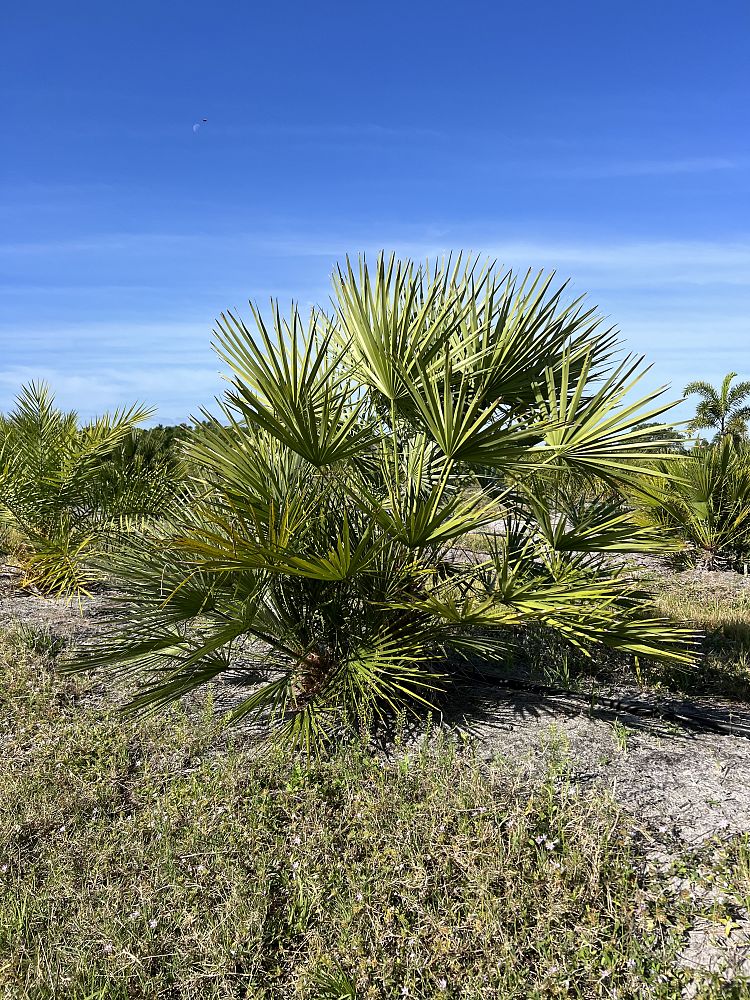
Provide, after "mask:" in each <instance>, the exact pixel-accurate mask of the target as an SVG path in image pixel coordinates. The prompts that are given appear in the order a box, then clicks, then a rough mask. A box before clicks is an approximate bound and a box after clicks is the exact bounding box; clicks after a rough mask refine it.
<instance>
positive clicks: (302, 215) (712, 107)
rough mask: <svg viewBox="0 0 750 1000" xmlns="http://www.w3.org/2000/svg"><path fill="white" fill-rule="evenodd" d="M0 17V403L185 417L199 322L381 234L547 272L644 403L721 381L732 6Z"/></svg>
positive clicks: (737, 203)
mask: <svg viewBox="0 0 750 1000" xmlns="http://www.w3.org/2000/svg"><path fill="white" fill-rule="evenodd" d="M2 34H3V38H2V41H0V56H1V57H2V58H0V85H1V87H2V125H1V126H0V345H1V346H2V351H1V352H0V410H2V409H5V408H7V407H8V406H9V405H10V403H11V400H12V398H13V396H14V394H15V393H16V391H17V390H18V388H19V386H20V384H21V383H22V382H23V381H24V380H27V379H29V378H32V377H36V378H39V377H43V378H46V379H47V380H48V381H50V382H51V384H52V386H53V388H55V389H56V391H57V395H58V399H59V400H60V402H61V403H64V404H65V405H66V406H74V407H76V408H77V409H79V411H80V412H81V414H82V415H84V416H88V415H91V414H92V413H94V412H97V411H101V410H103V409H105V408H110V407H113V406H115V405H119V404H121V403H126V402H131V401H134V400H136V399H138V400H145V401H146V402H149V403H153V404H156V405H157V406H158V412H157V417H156V419H159V420H162V421H170V422H171V421H177V420H182V419H185V418H187V417H188V416H189V414H190V413H195V412H197V410H198V408H199V407H200V406H201V405H205V404H207V403H210V401H211V398H212V397H213V395H214V394H215V393H216V392H217V391H219V390H220V386H221V382H220V378H219V375H218V371H219V367H220V366H219V364H218V362H217V361H216V359H215V358H214V356H213V355H212V353H211V351H210V348H209V341H210V339H211V330H212V326H213V321H214V318H215V317H216V315H217V314H218V313H219V312H220V311H222V310H224V309H227V308H237V309H239V310H240V311H241V312H243V311H244V313H245V314H246V313H247V311H248V310H247V305H246V304H247V301H248V299H253V300H258V301H259V302H261V303H264V302H266V301H267V300H268V299H269V297H270V296H272V295H273V296H278V297H279V298H280V299H281V300H282V301H288V300H290V299H292V298H295V299H297V300H299V301H300V302H301V303H303V304H307V303H310V302H325V301H326V299H327V296H328V289H329V275H330V272H331V269H332V267H333V265H334V263H335V261H336V260H338V259H341V258H342V256H343V255H344V254H345V253H347V252H348V253H350V254H357V253H358V252H367V253H368V254H370V255H374V254H375V253H376V252H377V250H378V249H380V248H381V247H383V248H386V249H388V250H391V249H393V250H396V251H397V252H399V253H401V254H404V255H411V256H417V257H420V258H421V257H424V256H425V255H435V254H441V253H443V252H445V251H447V250H451V249H454V250H455V249H466V250H472V251H475V252H477V253H481V254H488V255H491V256H492V257H496V258H498V259H499V260H500V261H501V262H502V263H503V264H504V265H506V266H508V267H514V268H519V269H524V270H525V269H526V268H527V267H529V266H531V267H535V268H540V267H544V268H553V267H554V268H557V270H558V273H559V275H560V277H561V278H568V277H570V278H572V288H573V289H574V291H575V292H588V293H589V294H590V297H591V300H592V301H593V302H595V303H598V304H599V306H600V307H601V309H602V311H603V312H604V313H605V314H607V316H609V317H610V319H611V321H612V322H614V323H616V324H617V325H618V326H619V328H620V329H621V331H622V334H623V337H624V338H625V341H626V343H627V345H628V346H629V347H630V348H631V349H632V350H634V351H637V352H639V353H645V354H646V355H647V356H648V358H649V359H650V360H651V361H653V363H654V370H653V373H652V374H651V375H649V376H648V384H649V385H654V384H656V383H657V382H658V383H663V382H671V383H672V385H673V386H674V390H673V394H677V395H679V392H680V390H681V388H682V386H683V385H684V384H685V382H686V381H688V380H690V379H692V378H696V377H701V378H709V379H712V380H714V381H717V380H719V379H720V378H721V376H723V374H724V373H725V372H726V371H728V370H730V369H734V370H737V371H739V372H740V373H741V374H742V375H744V376H745V377H750V127H749V126H750V121H749V119H750V71H749V70H748V50H749V47H750V5H748V3H747V0H717V2H715V3H713V4H707V3H705V2H700V3H697V2H693V0H680V2H678V0H660V2H659V3H654V2H653V0H649V2H644V0H634V2H630V3H628V4H615V3H609V2H602V0H596V2H593V0H592V2H581V0H570V2H568V3H565V4H562V3H559V2H556V3H550V2H547V0H540V2H537V3H535V4H524V5H521V4H517V3H513V4H510V3H504V2H502V0H495V2H489V0H485V2H475V3H466V4H459V3H456V2H452V3H445V2H441V0H433V2H429V3H425V2H422V0H413V2H411V3H394V2H392V0H384V2H380V3H378V4H367V3H365V4H352V3H331V2H329V3H320V4H310V3H297V2H295V3H287V2H283V0H278V2H276V3H273V4H259V3H247V4H238V3H232V4H227V3H222V2H214V3H212V4H196V3H191V2H185V3H181V4H177V3H167V2H165V3H159V4H155V3H148V4H145V3H139V2H135V3H129V4H127V5H109V4H101V3H96V4H93V3H92V4H88V3H83V2H78V3H72V4H66V5H61V4H59V3H35V2H33V0H30V2H27V3H25V4H14V5H13V6H12V8H11V7H10V6H9V7H8V9H7V10H5V11H4V14H3V32H2ZM204 117H205V118H208V123H207V124H206V125H205V126H204V127H202V128H201V129H200V130H199V131H198V132H197V133H194V132H193V129H192V126H193V123H194V122H196V121H198V120H200V119H202V118H204ZM680 413H681V415H687V414H688V410H687V409H685V408H682V409H681V411H680Z"/></svg>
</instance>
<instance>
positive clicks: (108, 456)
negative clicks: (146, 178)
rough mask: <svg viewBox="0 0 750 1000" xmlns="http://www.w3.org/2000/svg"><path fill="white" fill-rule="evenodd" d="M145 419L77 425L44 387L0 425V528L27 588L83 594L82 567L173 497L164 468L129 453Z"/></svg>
mask: <svg viewBox="0 0 750 1000" xmlns="http://www.w3.org/2000/svg"><path fill="white" fill-rule="evenodd" d="M148 415H149V411H148V410H146V409H144V408H142V407H135V406H134V407H131V408H130V409H129V410H118V411H116V412H115V413H113V414H111V415H105V416H103V417H99V418H97V419H96V420H93V421H91V422H89V423H86V424H83V425H81V424H79V422H78V418H77V415H76V413H74V412H69V413H65V412H63V411H61V410H59V409H57V408H56V406H55V403H54V397H53V396H52V393H51V392H50V390H49V388H48V387H47V386H46V385H44V384H35V383H31V384H30V385H28V386H26V387H24V388H23V389H22V390H21V392H20V394H19V396H18V397H17V399H16V402H15V408H14V409H13V410H12V411H11V412H10V413H9V414H7V415H5V416H1V417H0V521H2V523H3V524H4V525H5V526H6V527H7V528H8V529H10V530H11V531H12V532H13V533H14V535H15V537H16V538H17V539H18V541H17V544H16V548H15V555H16V557H17V558H18V560H19V561H20V563H21V565H22V567H23V569H24V571H25V583H26V584H27V585H32V586H35V587H37V588H38V589H39V590H40V591H42V592H43V593H48V594H59V595H76V594H81V593H85V592H86V590H87V588H88V587H89V586H90V585H91V584H92V583H93V582H94V581H95V579H96V571H95V570H94V569H93V566H92V558H93V556H94V555H95V554H96V553H97V552H99V551H100V550H101V548H102V546H103V545H104V544H105V542H106V541H107V540H108V539H109V538H110V537H111V536H112V534H113V532H114V530H115V529H116V528H123V527H125V526H127V525H129V524H132V523H133V521H134V520H135V521H138V519H140V518H142V517H143V516H145V515H147V514H149V513H153V512H158V511H159V510H160V508H161V506H162V505H163V503H165V502H166V500H167V499H168V497H169V496H171V495H172V494H173V492H174V490H173V481H174V464H173V462H171V461H170V462H166V461H165V460H163V458H162V457H159V456H155V455H149V454H148V452H144V451H143V450H142V449H139V445H138V442H137V437H136V436H137V434H138V431H137V430H136V425H137V424H138V423H139V422H140V421H142V420H143V419H145V418H146V417H147V416H148Z"/></svg>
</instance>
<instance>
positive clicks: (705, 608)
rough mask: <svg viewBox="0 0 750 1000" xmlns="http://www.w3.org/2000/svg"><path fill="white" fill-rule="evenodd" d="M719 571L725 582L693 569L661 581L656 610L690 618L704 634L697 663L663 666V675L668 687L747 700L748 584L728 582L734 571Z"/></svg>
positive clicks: (749, 659)
mask: <svg viewBox="0 0 750 1000" xmlns="http://www.w3.org/2000/svg"><path fill="white" fill-rule="evenodd" d="M712 575H713V576H716V574H712ZM718 576H719V581H721V578H722V577H724V580H725V584H726V585H725V586H724V587H721V586H720V582H717V581H716V580H712V581H711V582H708V581H706V582H704V581H702V580H701V579H700V578H696V575H695V574H678V575H673V576H672V577H669V578H667V580H666V581H662V582H661V585H660V586H659V589H658V591H657V608H658V610H659V611H660V612H661V613H662V614H665V615H668V616H669V617H672V618H675V619H678V620H680V621H686V622H690V623H691V624H693V625H694V626H695V627H696V628H697V629H698V630H699V631H700V632H701V633H702V635H703V641H702V649H701V657H700V660H699V662H698V664H697V666H696V668H694V669H692V670H688V671H683V670H678V671H674V670H672V671H670V670H663V671H662V673H663V678H664V681H665V682H666V683H667V684H668V685H669V686H670V687H672V688H674V689H676V690H681V691H685V692H686V693H696V694H720V695H725V696H728V697H732V698H738V699H742V700H750V590H748V589H744V588H742V589H735V588H732V587H731V586H729V584H730V583H731V582H732V581H734V580H736V576H735V574H718Z"/></svg>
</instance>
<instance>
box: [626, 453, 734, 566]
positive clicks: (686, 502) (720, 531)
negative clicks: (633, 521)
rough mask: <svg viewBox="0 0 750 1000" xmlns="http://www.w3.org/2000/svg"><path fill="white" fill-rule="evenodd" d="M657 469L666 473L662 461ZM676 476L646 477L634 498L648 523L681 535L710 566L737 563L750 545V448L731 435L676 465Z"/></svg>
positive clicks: (672, 465) (673, 472) (673, 465)
mask: <svg viewBox="0 0 750 1000" xmlns="http://www.w3.org/2000/svg"><path fill="white" fill-rule="evenodd" d="M656 468H657V471H660V472H662V473H664V472H666V467H665V466H664V464H659V463H657V466H656ZM669 471H670V473H671V475H669V476H665V475H661V476H659V477H657V478H653V479H651V480H648V479H644V480H642V481H641V483H640V486H639V488H638V489H637V490H636V491H633V492H632V496H631V499H632V501H633V503H634V506H635V508H636V510H637V511H639V513H640V515H641V518H642V523H645V524H649V525H651V526H653V527H655V528H657V529H659V530H660V531H663V532H664V534H665V537H670V536H671V537H674V538H676V539H680V540H681V541H682V543H683V545H684V550H685V552H686V554H687V555H688V557H691V558H694V559H695V560H696V561H697V563H698V564H699V565H700V566H702V567H704V568H705V569H717V568H721V567H723V566H726V565H729V564H731V563H732V562H734V561H736V559H737V557H738V556H739V555H742V554H743V553H746V552H747V551H748V549H749V548H750V450H748V448H747V447H746V446H739V447H738V446H737V445H735V444H733V443H732V441H731V439H730V438H729V437H728V436H727V437H726V438H724V440H723V441H720V442H719V443H718V444H716V445H715V446H713V447H710V448H697V449H694V451H693V452H692V453H691V454H690V455H687V456H681V457H680V458H679V459H678V460H677V461H673V462H671V463H670V466H669Z"/></svg>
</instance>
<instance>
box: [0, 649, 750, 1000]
mask: <svg viewBox="0 0 750 1000" xmlns="http://www.w3.org/2000/svg"><path fill="white" fill-rule="evenodd" d="M2 649H3V653H2V657H3V662H2V677H1V679H0V738H1V739H2V744H3V753H2V757H1V758H0V841H1V843H2V850H1V852H0V853H1V854H2V859H3V861H2V865H0V996H2V997H3V998H7V1000H11V998H12V1000H42V998H44V1000H46V998H50V1000H52V998H54V1000H94V998H107V1000H109V998H115V1000H119V998H122V1000H146V998H149V1000H150V998H154V1000H156V998H159V1000H162V998H201V1000H202V998H222V1000H223V998H227V1000H228V998H237V1000H239V998H243V1000H255V998H282V997H283V998H295V997H307V998H313V1000H315V998H320V1000H324V998H333V997H350V998H351V997H355V998H357V1000H370V998H372V1000H386V998H392V997H405V996H406V997H413V998H425V1000H427V998H454V997H455V998H458V997H460V998H462V1000H463V998H472V1000H473V998H476V1000H480V998H482V1000H484V998H487V1000H489V998H499V997H502V998H506V997H507V998H518V1000H521V998H548V997H550V998H554V997H560V998H562V997H566V998H567V997H581V998H584V997H585V998H589V997H618V998H630V997H632V998H636V997H637V998H643V997H645V998H675V997H679V996H680V995H681V991H682V989H683V988H686V987H687V986H688V985H689V984H690V983H693V984H694V985H695V988H696V989H697V990H698V992H695V993H693V994H692V995H693V996H699V997H706V998H708V997H719V996H721V997H730V996H736V997H739V996H748V995H750V994H749V993H746V992H742V991H743V990H744V989H745V987H744V986H743V985H741V984H737V983H735V984H734V985H733V986H731V987H729V986H727V985H726V984H724V985H723V986H722V985H721V984H719V983H718V981H717V982H712V981H711V980H710V979H706V978H701V977H700V976H699V975H698V974H697V973H693V972H690V971H687V970H685V969H682V968H681V967H680V965H679V963H678V962H677V955H678V952H679V949H680V947H681V946H682V942H683V939H684V934H685V931H686V928H688V927H689V925H690V923H691V921H692V920H693V919H694V918H695V916H696V915H697V914H701V913H702V914H704V915H707V916H708V917H709V918H710V919H711V920H712V921H714V922H715V923H716V925H717V926H718V927H722V926H723V925H724V923H726V921H727V920H731V919H732V915H733V913H735V912H736V907H738V906H740V905H742V903H743V902H744V903H745V904H746V903H747V902H748V901H749V899H750V847H749V846H748V843H747V841H746V840H744V839H740V840H736V841H731V842H727V843H726V844H718V843H717V844H715V845H709V846H708V847H706V848H705V849H702V851H701V852H700V853H698V854H696V855H695V856H691V857H688V858H685V857H681V858H680V859H679V862H678V863H677V868H676V867H675V864H670V866H668V868H667V869H664V867H663V866H660V865H659V864H654V863H651V862H648V861H646V860H644V857H643V855H642V850H641V844H640V841H639V839H638V837H637V836H634V835H633V831H632V830H630V829H629V828H628V826H627V824H626V823H625V822H624V820H623V819H622V817H621V816H620V815H619V813H618V811H617V809H616V807H615V805H614V804H613V802H611V801H610V800H609V799H607V798H606V797H602V796H593V795H591V796H588V795H579V794H575V791H576V790H575V789H574V788H572V787H571V785H570V783H569V781H568V762H567V757H566V751H565V745H564V742H562V741H561V739H560V738H559V737H556V736H554V734H551V735H550V738H549V739H548V740H547V741H546V742H545V744H544V745H543V746H541V747H540V748H539V754H540V755H541V756H543V758H544V762H545V763H544V767H543V768H542V771H543V772H544V774H543V776H542V777H541V778H539V779H535V780H533V781H532V780H530V779H528V778H524V777H523V768H522V767H520V766H519V762H512V761H500V760H497V761H495V762H494V763H493V764H492V765H489V764H486V763H483V762H482V761H481V760H480V759H478V757H477V756H476V755H475V753H474V751H473V750H472V747H471V745H470V744H468V743H466V742H462V741H460V740H458V741H456V740H452V739H449V738H447V737H444V736H441V735H440V734H439V733H435V732H429V731H428V732H426V733H425V737H424V739H422V740H421V741H420V742H419V743H418V744H410V745H408V746H407V745H405V744H404V745H402V744H397V745H396V746H395V747H394V749H393V753H392V754H391V755H390V756H389V757H387V758H386V757H384V756H382V755H380V756H378V755H373V754H371V753H370V752H368V749H367V747H366V745H365V743H364V742H363V743H357V744H355V745H353V746H350V747H349V748H342V749H339V750H338V751H336V752H335V753H332V754H331V755H330V756H329V757H326V758H319V759H316V760H304V759H301V758H294V757H290V756H288V755H287V754H285V753H283V752H282V751H280V750H270V749H266V750H264V751H263V752H260V753H259V752H258V751H257V748H256V749H253V748H251V747H248V746H243V745H242V743H241V742H239V741H238V738H236V737H235V739H234V741H233V740H232V739H230V738H229V737H228V736H227V734H226V733H224V732H223V731H222V730H221V728H220V727H219V726H218V725H217V723H216V722H215V721H214V719H213V717H212V712H211V704H210V700H209V701H207V702H206V703H205V704H204V705H203V706H202V709H201V710H200V711H199V712H198V713H197V714H196V713H195V712H191V713H190V714H189V713H187V712H185V711H177V710H175V711H173V712H171V713H170V714H168V715H165V716H162V717H160V718H158V719H137V720H133V719H130V720H126V719H123V717H122V716H120V715H117V714H116V713H115V712H114V711H113V710H112V709H111V708H109V707H107V706H106V705H102V704H97V703H96V702H95V701H94V700H93V698H92V695H91V691H89V690H87V689H86V688H85V687H83V686H82V684H81V682H80V681H76V682H71V681H70V680H67V679H60V678H59V677H58V676H57V675H56V673H55V671H54V659H53V657H52V655H51V653H52V652H53V651H54V649H53V648H52V649H51V648H50V647H49V644H48V643H47V642H46V640H44V639H42V640H40V641H39V642H38V643H35V642H34V641H32V639H31V638H30V635H29V634H28V632H18V631H14V632H12V633H10V634H8V635H6V637H5V642H4V645H3V646H2ZM40 651H41V652H40ZM676 874H679V876H680V879H679V880H678V881H680V884H681V886H682V887H681V888H680V889H679V890H677V889H675V888H674V887H673V883H674V882H675V875H676ZM686 880H687V882H688V883H689V884H690V885H693V886H699V885H709V884H710V885H711V886H714V887H715V886H721V889H722V894H721V899H720V901H719V902H717V898H718V897H717V896H716V894H715V893H714V894H712V895H711V896H710V900H709V901H707V897H706V895H705V893H703V892H702V891H701V892H699V891H697V890H696V891H695V892H692V891H690V892H685V891H684V884H685V881H686Z"/></svg>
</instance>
